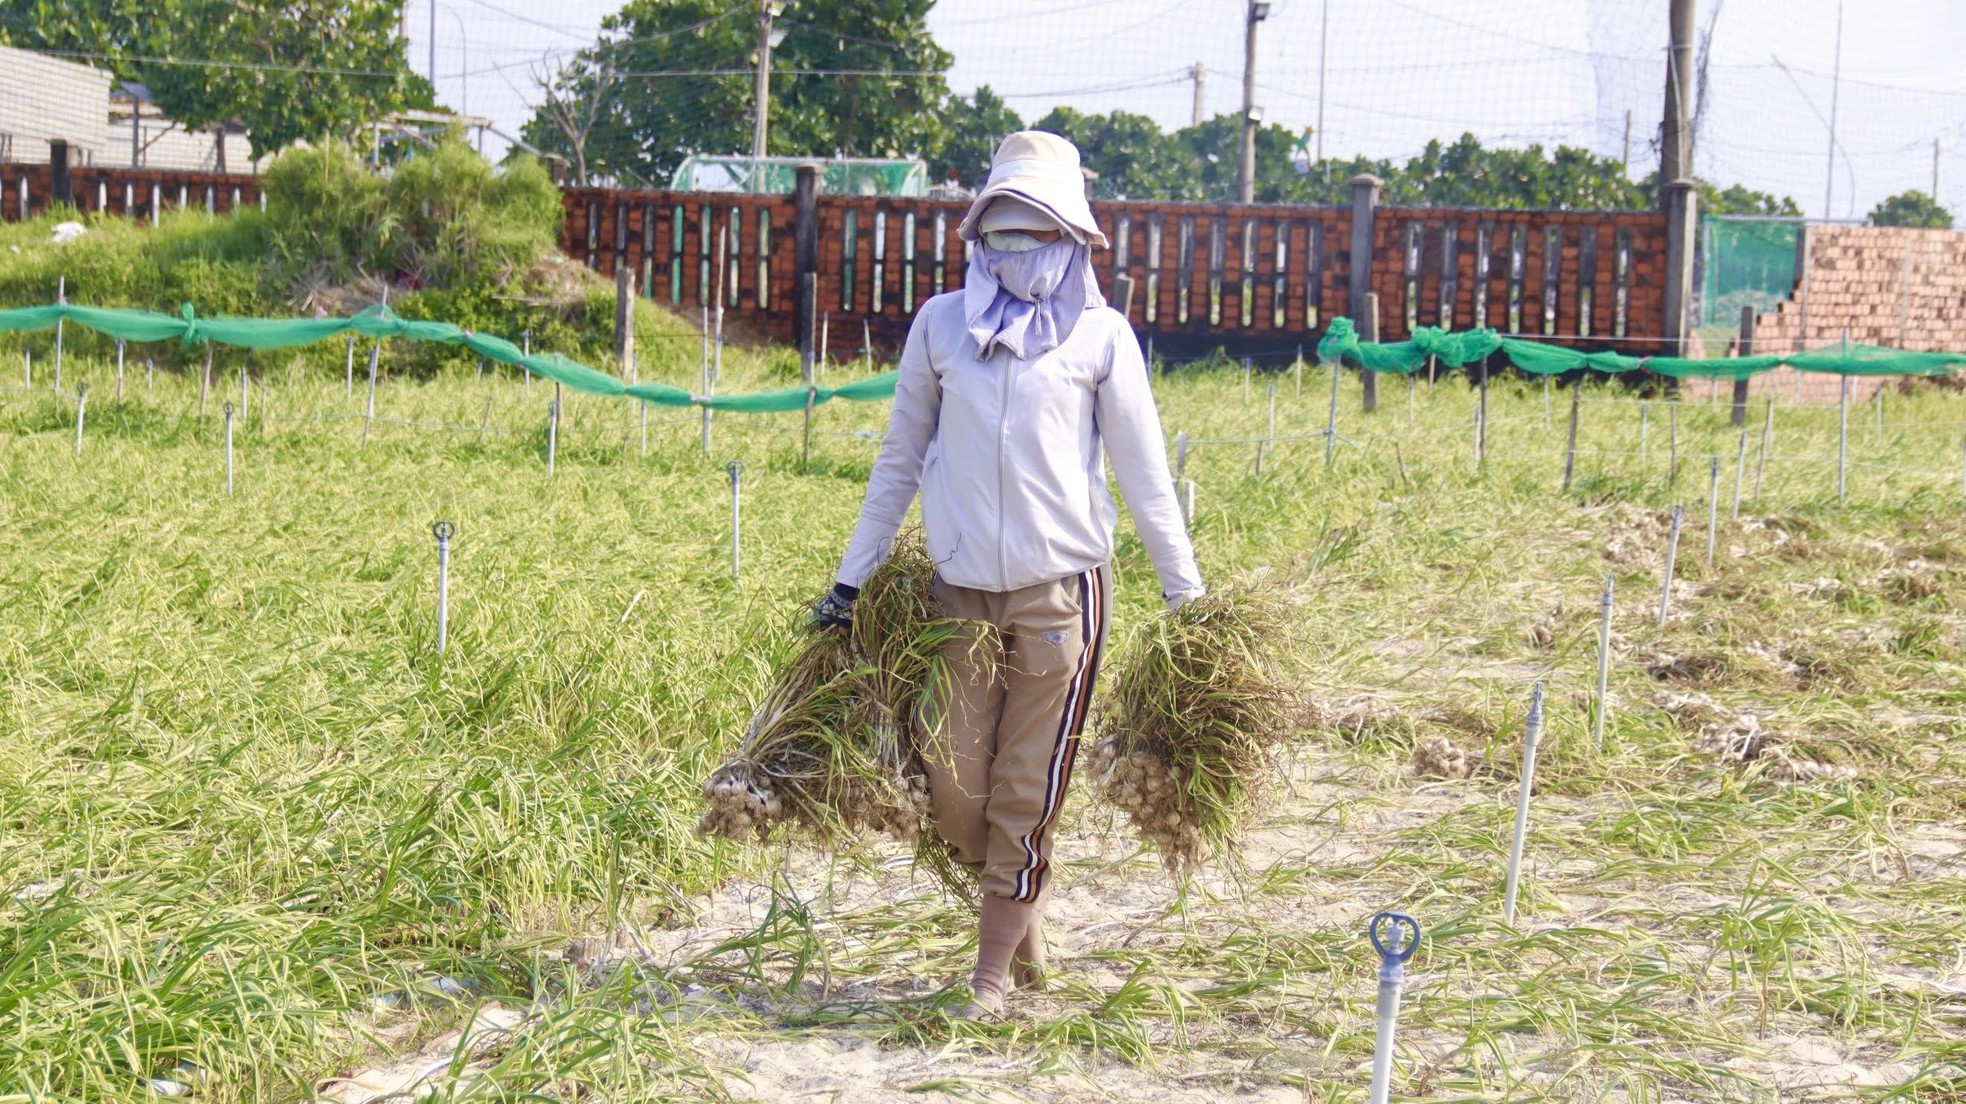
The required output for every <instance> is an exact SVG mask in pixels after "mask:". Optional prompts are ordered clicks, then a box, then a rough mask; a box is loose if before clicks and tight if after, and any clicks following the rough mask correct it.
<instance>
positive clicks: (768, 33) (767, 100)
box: [751, 0, 785, 192]
mask: <svg viewBox="0 0 1966 1104" xmlns="http://www.w3.org/2000/svg"><path fill="white" fill-rule="evenodd" d="M784 12H785V5H784V3H783V2H782V0H758V87H757V94H756V96H755V98H754V99H753V101H752V102H753V110H754V111H755V112H756V114H757V120H756V122H755V124H754V125H753V127H752V129H751V190H752V191H754V192H762V191H764V190H765V180H764V171H765V170H764V164H765V137H766V125H767V123H768V121H769V120H770V118H771V48H772V47H773V46H776V45H778V43H779V42H780V41H782V40H783V39H784V37H785V32H784V31H778V30H774V29H773V28H772V22H773V21H774V20H776V19H777V18H778V17H779V16H780V15H782V14H784Z"/></svg>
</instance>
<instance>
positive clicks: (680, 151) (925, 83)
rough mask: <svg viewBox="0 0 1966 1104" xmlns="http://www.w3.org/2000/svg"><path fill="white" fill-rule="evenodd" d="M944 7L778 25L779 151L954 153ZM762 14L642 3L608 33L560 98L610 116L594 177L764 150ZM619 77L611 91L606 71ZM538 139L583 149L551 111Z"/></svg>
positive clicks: (772, 144)
mask: <svg viewBox="0 0 1966 1104" xmlns="http://www.w3.org/2000/svg"><path fill="white" fill-rule="evenodd" d="M932 3H933V0H795V2H794V3H792V4H790V5H789V9H788V10H787V11H786V13H785V14H784V15H783V16H782V17H780V19H779V20H778V24H777V26H778V28H779V29H781V30H783V31H784V32H785V38H784V41H783V42H781V43H780V44H779V46H778V47H777V48H776V49H775V50H774V51H773V53H772V70H773V76H772V82H771V114H770V119H769V122H770V128H769V136H768V139H767V150H766V152H767V153H770V154H773V155H795V156H835V155H838V156H848V157H898V156H907V155H915V154H920V153H924V152H929V151H933V150H936V149H938V148H940V147H941V146H942V145H943V124H942V122H941V118H940V116H941V112H942V111H943V108H944V106H945V104H947V102H948V99H949V89H948V84H947V82H946V81H944V80H943V78H942V75H941V74H942V72H943V71H944V70H946V69H947V68H948V67H949V65H950V63H951V62H953V61H954V58H953V57H952V56H951V55H950V54H949V53H948V51H946V50H943V49H942V48H941V47H940V46H937V45H936V44H935V40H934V39H933V38H931V37H930V36H929V33H928V24H927V16H928V9H929V7H930V6H931V5H932ZM755 10H756V9H755V8H754V7H753V6H752V5H750V4H745V3H732V2H731V0H629V3H628V5H627V6H626V7H624V8H622V9H621V11H619V12H617V13H616V14H614V15H611V16H609V17H608V18H607V19H606V20H604V21H603V23H602V39H601V41H600V42H599V43H598V44H596V45H595V46H594V47H592V48H590V49H589V50H587V51H584V52H583V57H582V59H581V60H580V61H579V62H577V63H576V65H575V71H574V72H573V73H572V74H571V75H570V79H569V80H568V81H567V82H566V84H565V86H564V87H563V88H561V89H560V91H559V96H560V98H561V99H562V100H563V101H565V100H572V101H575V102H578V101H580V100H582V99H593V100H595V101H597V102H598V103H599V104H600V105H601V107H600V110H599V111H598V113H597V114H596V117H595V119H594V122H593V125H592V126H591V127H590V128H589V129H588V133H587V135H586V139H585V149H584V151H583V159H584V161H585V163H586V165H587V171H588V173H589V174H590V175H592V174H600V175H609V176H617V177H624V178H628V179H637V180H644V181H661V180H666V179H667V178H669V177H670V176H671V175H673V174H674V172H675V170H676V167H677V166H678V165H679V164H681V163H682V160H683V158H685V157H687V156H688V155H690V154H692V153H748V152H749V151H750V149H751V128H752V97H753V72H754V70H755V67H756V64H757V59H756V52H757V45H758V43H757V36H758V29H757V24H756V22H755V21H754V20H752V19H751V18H749V14H750V13H752V12H754V11H755ZM610 72H611V73H614V74H618V78H619V79H618V83H616V84H615V85H614V86H613V87H612V88H611V89H608V88H603V87H602V79H603V78H602V76H601V74H603V73H610ZM525 138H526V140H527V141H528V142H531V143H532V144H534V145H536V146H538V147H539V148H541V149H544V150H549V151H552V152H556V153H561V154H565V155H567V157H568V159H569V160H572V159H573V150H572V148H571V145H570V143H569V141H568V138H567V134H566V131H565V129H564V128H563V127H562V126H560V125H559V124H557V123H556V122H555V121H554V120H553V118H552V117H551V112H550V111H549V112H547V113H544V114H535V115H534V117H533V118H532V119H531V120H530V121H529V122H528V123H527V124H526V128H525Z"/></svg>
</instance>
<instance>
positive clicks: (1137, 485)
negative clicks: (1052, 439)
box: [1097, 327, 1203, 598]
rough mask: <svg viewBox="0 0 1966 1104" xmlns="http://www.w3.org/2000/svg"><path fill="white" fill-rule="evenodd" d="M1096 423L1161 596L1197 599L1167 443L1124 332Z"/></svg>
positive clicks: (1102, 387)
mask: <svg viewBox="0 0 1966 1104" xmlns="http://www.w3.org/2000/svg"><path fill="white" fill-rule="evenodd" d="M1097 417H1098V423H1099V435H1100V438H1101V439H1102V440H1103V441H1104V442H1105V445H1106V454H1107V455H1108V456H1110V457H1111V458H1112V463H1113V475H1114V476H1115V477H1116V478H1117V479H1118V480H1119V485H1120V495H1121V496H1122V497H1123V498H1125V499H1126V508H1127V510H1128V511H1130V512H1131V513H1132V514H1133V524H1134V527H1135V528H1137V529H1139V530H1140V540H1141V542H1142V543H1143V544H1145V545H1146V546H1147V556H1148V558H1149V559H1151V560H1152V561H1153V564H1154V572H1155V574H1157V575H1159V576H1160V586H1161V594H1162V595H1163V596H1164V597H1168V598H1173V597H1176V596H1179V595H1183V594H1189V595H1193V594H1199V593H1201V591H1202V589H1203V588H1202V583H1201V572H1200V571H1199V570H1198V569H1197V568H1196V567H1195V550H1194V546H1193V545H1192V544H1190V543H1189V542H1188V526H1187V523H1186V522H1185V521H1183V520H1182V518H1181V506H1180V503H1179V502H1178V501H1177V500H1176V499H1175V497H1174V479H1173V476H1171V475H1170V474H1169V473H1168V470H1167V441H1166V439H1165V438H1163V437H1162V436H1161V428H1160V412H1159V411H1157V410H1155V409H1154V393H1153V390H1152V388H1150V387H1149V386H1148V384H1147V366H1146V364H1145V363H1144V362H1143V361H1142V360H1141V359H1140V349H1139V347H1138V346H1137V345H1135V344H1134V342H1133V340H1132V335H1131V333H1130V332H1129V331H1128V330H1127V329H1126V328H1125V327H1121V328H1120V329H1119V331H1118V334H1117V335H1116V339H1115V340H1114V341H1113V344H1112V353H1111V355H1110V359H1109V361H1108V364H1107V370H1106V377H1105V379H1103V380H1101V381H1100V383H1099V407H1098V415H1097Z"/></svg>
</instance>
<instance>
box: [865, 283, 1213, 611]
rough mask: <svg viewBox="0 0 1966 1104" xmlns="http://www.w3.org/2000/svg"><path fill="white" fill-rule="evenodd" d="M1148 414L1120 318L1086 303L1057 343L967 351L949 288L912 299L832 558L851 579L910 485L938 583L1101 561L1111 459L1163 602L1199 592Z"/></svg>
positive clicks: (1028, 575)
mask: <svg viewBox="0 0 1966 1104" xmlns="http://www.w3.org/2000/svg"><path fill="white" fill-rule="evenodd" d="M1166 448H1167V446H1166V443H1165V440H1164V439H1163V438H1162V436H1161V427H1160V415H1159V414H1158V413H1156V412H1155V410H1154V396H1153V392H1152V390H1151V389H1150V388H1149V387H1148V383H1147V368H1146V365H1145V364H1144V363H1142V361H1141V358H1140V348H1139V346H1138V344H1137V343H1136V342H1135V339H1134V336H1133V332H1132V330H1131V328H1130V327H1129V326H1128V325H1127V321H1126V318H1125V316H1123V315H1121V314H1120V313H1119V312H1118V311H1116V310H1113V309H1112V308H1110V307H1099V308H1095V309H1091V310H1087V311H1086V312H1085V313H1084V314H1083V315H1081V316H1080V317H1079V320H1078V324H1077V325H1076V326H1075V327H1074V328H1073V329H1072V333H1071V336H1070V337H1068V338H1066V340H1065V343H1064V344H1063V345H1060V346H1059V347H1058V348H1056V349H1053V350H1051V351H1050V352H1048V353H1044V354H1042V355H1040V356H1038V357H1036V358H1035V359H1030V360H1023V359H1019V358H1017V357H1014V356H1012V355H1011V353H1010V352H1009V351H1007V350H1004V349H1001V348H998V349H997V350H996V351H995V352H994V353H993V354H992V355H991V356H990V357H989V358H988V359H982V358H979V357H978V356H977V352H976V340H975V338H973V337H971V336H970V335H969V333H968V331H967V329H966V328H965V324H964V317H963V295H962V293H961V292H960V291H957V292H950V293H948V294H945V295H938V296H936V297H935V298H933V299H930V300H929V301H928V302H926V303H924V304H922V309H921V311H920V312H919V313H918V314H916V316H915V323H914V327H913V328H912V329H911V330H910V331H909V333H908V344H907V347H906V349H904V350H903V352H902V354H901V378H900V383H899V384H898V385H897V387H896V389H895V393H894V411H893V413H892V414H891V415H890V416H889V419H888V428H887V439H886V441H885V442H884V443H883V444H882V446H881V453H880V457H879V459H877V460H876V461H875V462H874V472H873V475H872V476H871V477H869V479H868V480H867V500H866V503H865V505H863V506H862V507H861V511H860V524H859V525H858V526H857V527H856V528H855V529H854V531H853V539H852V541H851V542H849V543H848V545H847V550H846V556H845V557H844V558H843V560H842V561H841V563H840V571H839V581H840V582H842V583H845V584H846V585H848V586H859V585H860V584H861V583H862V582H863V581H865V580H866V578H867V576H868V575H870V574H872V573H873V571H874V568H876V567H878V566H879V565H880V563H881V561H882V560H884V559H886V557H887V553H888V549H889V548H890V547H891V546H892V545H893V542H894V537H895V533H896V532H897V531H899V529H900V527H901V523H902V521H903V519H904V518H905V517H906V516H907V513H908V505H909V503H911V502H912V501H914V498H915V493H916V491H917V490H919V491H920V492H921V498H922V527H923V529H924V530H925V534H926V537H927V541H928V553H929V555H930V557H932V558H933V559H934V560H935V562H936V563H937V564H938V565H939V570H940V572H941V575H942V578H943V579H944V580H945V581H947V582H949V583H952V584H954V585H956V586H961V587H969V588H971V589H974V590H988V591H1007V590H1016V589H1018V588H1020V587H1027V586H1033V585H1036V584H1038V583H1046V582H1051V581H1053V580H1055V579H1062V578H1064V577H1066V576H1068V575H1074V574H1077V573H1079V572H1081V571H1087V570H1090V569H1091V568H1094V567H1098V566H1100V565H1102V564H1105V563H1108V562H1109V561H1111V560H1112V558H1113V528H1114V525H1115V523H1116V521H1117V520H1118V517H1119V510H1118V508H1117V507H1116V506H1115V505H1114V504H1113V497H1112V495H1111V494H1110V493H1109V492H1108V491H1107V488H1106V455H1107V454H1108V453H1110V454H1111V455H1112V459H1113V471H1114V474H1115V475H1117V476H1118V478H1119V485H1120V493H1121V494H1122V495H1124V496H1125V498H1126V505H1127V508H1128V510H1130V511H1131V512H1132V515H1133V521H1134V525H1135V526H1136V527H1137V528H1138V529H1139V531H1140V538H1141V540H1142V542H1143V543H1145V544H1146V546H1147V555H1148V557H1149V558H1150V559H1151V560H1152V561H1153V565H1154V570H1155V572H1156V573H1158V574H1159V576H1160V584H1161V592H1162V595H1163V596H1164V597H1167V598H1170V599H1180V598H1183V597H1192V596H1195V595H1198V594H1200V593H1201V591H1202V582H1201V575H1200V574H1199V573H1198V572H1197V571H1196V569H1195V554H1194V549H1193V547H1192V546H1191V545H1190V544H1189V543H1188V530H1187V526H1186V525H1185V524H1184V523H1183V522H1182V519H1181V509H1180V506H1179V504H1178V503H1177V502H1176V501H1175V497H1174V484H1173V481H1172V479H1171V478H1170V477H1169V475H1168V471H1167V452H1166Z"/></svg>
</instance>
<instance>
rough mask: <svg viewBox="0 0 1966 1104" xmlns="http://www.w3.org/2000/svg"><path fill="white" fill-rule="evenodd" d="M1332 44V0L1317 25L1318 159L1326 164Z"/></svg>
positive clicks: (1326, 174) (1327, 174) (1328, 175)
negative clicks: (1326, 109)
mask: <svg viewBox="0 0 1966 1104" xmlns="http://www.w3.org/2000/svg"><path fill="white" fill-rule="evenodd" d="M1330 44H1331V0H1324V8H1323V13H1322V14H1321V15H1319V16H1318V25H1317V159H1318V162H1319V163H1320V164H1322V163H1323V162H1324V59H1325V56H1326V54H1327V50H1326V47H1328V46H1329V45H1330ZM1324 179H1325V180H1327V181H1329V180H1330V179H1331V170H1330V169H1329V168H1327V169H1325V170H1324Z"/></svg>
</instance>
